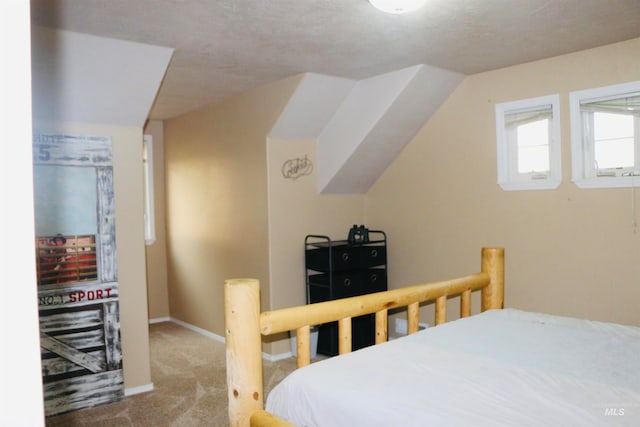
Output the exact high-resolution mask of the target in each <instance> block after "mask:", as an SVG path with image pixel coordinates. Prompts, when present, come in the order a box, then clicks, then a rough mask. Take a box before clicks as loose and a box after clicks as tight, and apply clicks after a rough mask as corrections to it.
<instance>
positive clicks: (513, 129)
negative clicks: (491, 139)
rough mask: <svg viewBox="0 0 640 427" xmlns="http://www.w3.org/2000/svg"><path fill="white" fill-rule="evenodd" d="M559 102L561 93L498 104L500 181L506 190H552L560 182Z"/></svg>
mask: <svg viewBox="0 0 640 427" xmlns="http://www.w3.org/2000/svg"><path fill="white" fill-rule="evenodd" d="M558 105H559V97H558V95H552V96H546V97H540V98H532V99H525V100H520V101H514V102H508V103H502V104H497V105H496V136H497V148H498V183H499V184H500V186H501V187H502V188H503V189H505V190H536V189H549V188H556V187H557V186H558V185H559V184H560V181H561V170H560V167H561V165H560V128H559V118H558V111H559V108H558Z"/></svg>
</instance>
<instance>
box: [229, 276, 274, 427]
mask: <svg viewBox="0 0 640 427" xmlns="http://www.w3.org/2000/svg"><path fill="white" fill-rule="evenodd" d="M224 299H225V314H224V316H225V339H226V356H227V397H228V399H229V425H230V426H232V427H248V426H249V419H250V417H251V414H252V413H253V412H255V411H257V410H261V409H263V407H264V396H263V395H262V393H263V384H262V340H261V336H260V285H259V283H258V281H257V280H256V279H231V280H226V281H225V283H224Z"/></svg>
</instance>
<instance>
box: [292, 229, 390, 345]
mask: <svg viewBox="0 0 640 427" xmlns="http://www.w3.org/2000/svg"><path fill="white" fill-rule="evenodd" d="M304 244H305V272H306V273H305V274H306V286H307V303H309V304H310V303H316V302H323V301H330V300H334V299H338V298H346V297H351V296H357V295H364V294H368V293H373V292H379V291H386V290H387V236H386V234H385V233H384V232H383V231H379V230H368V229H366V228H364V226H354V228H352V229H351V230H350V232H349V236H348V238H347V240H331V238H330V237H329V236H324V235H316V234H309V235H307V236H306V237H305V239H304ZM351 329H352V349H353V350H357V349H360V348H363V347H366V346H369V345H373V344H375V315H374V314H368V315H365V316H360V317H356V318H354V319H352V325H351ZM318 353H320V354H325V355H329V356H334V355H336V354H338V324H337V322H331V323H327V324H324V325H321V326H320V328H319V333H318Z"/></svg>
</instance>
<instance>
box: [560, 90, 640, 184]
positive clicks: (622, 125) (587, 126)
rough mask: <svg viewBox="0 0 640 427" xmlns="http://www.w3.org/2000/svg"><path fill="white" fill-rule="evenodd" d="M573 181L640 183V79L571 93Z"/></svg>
mask: <svg viewBox="0 0 640 427" xmlns="http://www.w3.org/2000/svg"><path fill="white" fill-rule="evenodd" d="M569 98H570V104H571V105H570V108H571V133H572V134H571V150H572V160H573V171H572V178H573V181H574V182H575V183H576V185H578V186H579V187H583V188H607V187H631V186H640V179H638V178H636V179H634V177H635V176H637V175H639V174H640V82H635V83H625V84H622V85H615V86H607V87H603V88H596V89H588V90H583V91H578V92H572V93H571V94H570V97H569Z"/></svg>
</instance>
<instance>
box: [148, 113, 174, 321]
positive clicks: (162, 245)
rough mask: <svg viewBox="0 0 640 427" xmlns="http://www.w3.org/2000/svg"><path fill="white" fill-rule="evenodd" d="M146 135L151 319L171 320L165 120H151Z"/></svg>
mask: <svg viewBox="0 0 640 427" xmlns="http://www.w3.org/2000/svg"><path fill="white" fill-rule="evenodd" d="M144 133H145V135H151V136H152V137H153V166H154V167H153V185H154V200H153V202H154V215H155V225H156V241H155V242H154V243H152V244H150V245H146V246H145V249H146V255H147V258H146V261H147V299H148V301H149V319H150V320H154V319H166V318H168V317H169V290H168V284H167V251H166V248H167V241H166V233H165V189H164V187H165V186H164V170H165V168H164V129H163V124H162V121H159V120H151V121H149V122H148V123H147V125H146V126H145V128H144Z"/></svg>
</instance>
